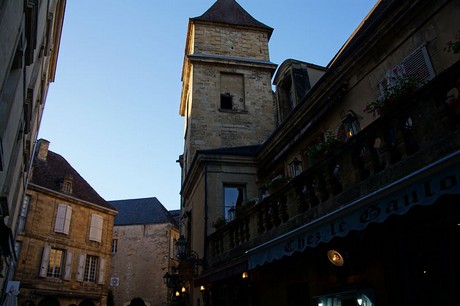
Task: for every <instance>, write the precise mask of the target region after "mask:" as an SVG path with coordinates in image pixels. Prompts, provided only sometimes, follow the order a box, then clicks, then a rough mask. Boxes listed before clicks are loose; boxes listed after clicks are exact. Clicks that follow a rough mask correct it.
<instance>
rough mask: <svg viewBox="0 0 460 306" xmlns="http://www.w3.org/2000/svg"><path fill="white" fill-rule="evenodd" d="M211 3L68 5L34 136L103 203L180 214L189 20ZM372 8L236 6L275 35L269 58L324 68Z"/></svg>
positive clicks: (355, 1)
mask: <svg viewBox="0 0 460 306" xmlns="http://www.w3.org/2000/svg"><path fill="white" fill-rule="evenodd" d="M214 2H215V1H214V0H170V1H160V0H130V1H128V0H124V1H122V0H97V1H94V0H69V1H67V7H66V12H65V18H64V29H63V33H62V39H61V46H60V52H59V59H58V66H57V74H56V80H55V82H54V83H53V84H51V87H50V90H49V92H48V97H47V100H46V107H45V112H44V115H43V120H42V125H41V128H40V133H39V137H40V138H45V139H47V140H49V141H50V150H52V151H54V152H56V153H58V154H61V155H62V156H63V157H64V158H66V159H67V161H69V163H70V164H71V165H72V166H73V167H74V168H75V169H76V170H77V171H78V172H79V173H80V175H82V176H83V178H85V179H86V180H87V181H88V183H89V184H90V185H91V186H92V187H93V188H94V189H95V190H96V191H97V192H98V193H99V194H100V195H101V196H102V197H103V198H104V199H105V200H108V201H110V200H121V199H132V198H143V197H152V196H155V197H157V198H158V200H159V201H160V202H161V203H162V204H163V205H164V206H165V207H166V208H167V209H179V205H180V196H179V192H180V167H179V165H178V164H177V163H176V160H177V158H178V157H179V155H180V154H182V152H183V126H184V125H183V118H182V117H181V116H180V115H179V100H180V93H181V85H182V84H181V69H182V63H183V56H184V47H185V35H186V31H187V24H188V19H189V18H190V17H196V16H199V15H201V14H203V13H204V12H205V11H206V10H207V9H208V8H209V7H211V6H212V4H214ZM376 2H377V0H320V1H318V0H269V1H267V0H239V1H238V3H239V4H240V5H241V6H242V7H243V8H244V9H246V10H247V11H248V12H249V13H250V14H251V15H252V16H253V17H254V18H256V19H257V20H259V21H260V22H263V23H265V24H266V25H268V26H270V27H272V28H274V32H273V35H272V37H271V39H270V42H269V48H270V59H271V61H272V62H273V63H275V64H278V65H280V64H281V63H282V62H283V61H284V60H286V59H288V58H294V59H298V60H302V61H306V62H310V63H313V64H317V65H323V66H325V65H327V64H328V63H329V61H330V60H331V59H332V57H333V56H334V55H335V54H336V53H337V51H338V50H339V48H340V47H341V46H342V45H343V43H344V42H345V41H346V40H347V38H348V37H349V36H350V35H351V34H352V33H353V31H354V30H355V29H356V27H357V26H358V25H359V23H360V22H361V21H362V20H363V18H364V17H365V16H366V15H367V13H368V12H369V11H370V10H371V9H372V7H373V6H374V5H375V3H376Z"/></svg>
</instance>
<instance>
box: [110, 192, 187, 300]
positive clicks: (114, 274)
mask: <svg viewBox="0 0 460 306" xmlns="http://www.w3.org/2000/svg"><path fill="white" fill-rule="evenodd" d="M109 203H110V204H111V205H113V206H114V207H115V208H116V209H117V211H118V215H117V217H116V218H115V226H114V228H113V242H112V261H111V267H110V276H111V277H110V289H111V291H112V293H113V298H114V303H115V305H116V306H126V305H128V304H129V303H130V301H131V300H132V299H133V298H136V297H137V298H141V299H142V300H143V301H144V303H145V304H146V305H147V306H157V305H164V304H165V303H166V301H167V300H168V296H170V295H171V294H172V293H173V292H172V291H171V290H169V289H168V288H167V287H166V286H165V284H164V283H163V275H165V274H166V273H167V272H168V271H172V267H176V266H177V263H176V253H175V243H176V241H177V239H178V237H179V230H178V227H177V222H176V219H175V218H174V215H173V214H172V213H170V212H169V211H167V210H166V208H165V207H164V206H163V204H161V202H160V201H159V200H158V199H157V198H154V197H153V198H141V199H128V200H117V201H110V202H109Z"/></svg>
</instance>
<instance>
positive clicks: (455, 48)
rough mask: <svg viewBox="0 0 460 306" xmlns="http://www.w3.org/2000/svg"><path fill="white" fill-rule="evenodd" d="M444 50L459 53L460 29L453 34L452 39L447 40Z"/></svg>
mask: <svg viewBox="0 0 460 306" xmlns="http://www.w3.org/2000/svg"><path fill="white" fill-rule="evenodd" d="M444 51H447V52H449V53H453V54H458V53H460V31H458V33H457V34H456V35H455V39H454V40H450V41H448V42H447V44H446V47H445V48H444Z"/></svg>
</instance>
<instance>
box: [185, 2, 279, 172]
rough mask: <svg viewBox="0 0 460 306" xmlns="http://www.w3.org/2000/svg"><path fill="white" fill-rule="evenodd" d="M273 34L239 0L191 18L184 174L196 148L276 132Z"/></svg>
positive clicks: (254, 140) (247, 141)
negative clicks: (270, 43)
mask: <svg viewBox="0 0 460 306" xmlns="http://www.w3.org/2000/svg"><path fill="white" fill-rule="evenodd" d="M272 32H273V29H272V28H270V27H268V26H266V25H265V24H263V23H261V22H259V21H257V20H256V19H254V18H253V17H252V16H251V15H249V13H248V12H246V11H245V10H244V9H243V8H242V7H241V6H240V5H239V4H238V3H237V2H236V1H235V0H217V1H216V2H215V3H214V5H213V6H212V7H211V8H210V9H208V10H207V11H206V12H205V13H204V14H203V15H201V16H199V17H195V18H190V19H189V25H188V31H187V40H186V46H185V56H184V64H183V68H182V94H181V101H180V115H181V116H184V118H185V144H184V156H183V158H184V160H183V162H184V165H183V166H184V170H185V173H186V172H187V170H188V168H189V167H190V163H191V161H192V160H193V157H194V155H195V152H196V151H197V150H204V149H214V148H229V147H238V146H246V145H254V144H260V143H262V142H263V141H264V140H265V139H266V138H267V137H268V136H269V135H270V134H271V133H272V132H273V130H274V127H275V105H274V95H273V92H272V87H271V78H272V76H273V73H274V71H275V69H276V65H275V64H273V63H271V62H270V58H269V52H268V41H269V39H270V36H271V34H272Z"/></svg>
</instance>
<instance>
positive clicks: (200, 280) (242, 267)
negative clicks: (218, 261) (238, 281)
mask: <svg viewBox="0 0 460 306" xmlns="http://www.w3.org/2000/svg"><path fill="white" fill-rule="evenodd" d="M245 271H248V262H247V258H246V257H243V258H238V259H236V260H233V261H231V262H227V263H226V264H224V265H222V266H220V267H216V268H213V269H210V270H207V271H205V272H203V273H202V274H200V275H199V276H197V277H196V278H195V287H199V286H201V285H207V284H208V283H213V282H217V281H220V280H223V279H227V278H229V277H232V276H235V275H239V276H240V277H241V275H242V274H243V272H245Z"/></svg>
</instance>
